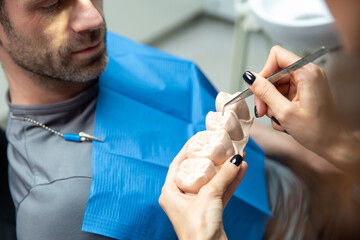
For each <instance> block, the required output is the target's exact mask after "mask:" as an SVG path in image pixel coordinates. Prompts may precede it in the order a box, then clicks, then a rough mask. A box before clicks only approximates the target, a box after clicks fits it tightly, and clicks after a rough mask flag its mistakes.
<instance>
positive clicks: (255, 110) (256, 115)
mask: <svg viewBox="0 0 360 240" xmlns="http://www.w3.org/2000/svg"><path fill="white" fill-rule="evenodd" d="M254 113H255V117H256V118H258V112H257V108H256V106H255V107H254Z"/></svg>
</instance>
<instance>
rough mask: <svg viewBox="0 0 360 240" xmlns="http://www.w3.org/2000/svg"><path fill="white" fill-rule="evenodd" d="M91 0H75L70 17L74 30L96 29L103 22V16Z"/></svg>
mask: <svg viewBox="0 0 360 240" xmlns="http://www.w3.org/2000/svg"><path fill="white" fill-rule="evenodd" d="M100 11H102V9H97V8H96V7H95V6H94V4H93V3H92V2H91V0H76V4H75V6H74V9H73V12H72V17H71V28H72V29H73V30H74V31H75V32H83V31H91V30H96V29H98V28H100V27H102V25H103V24H104V18H103V16H102V13H101V12H100Z"/></svg>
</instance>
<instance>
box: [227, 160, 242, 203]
mask: <svg viewBox="0 0 360 240" xmlns="http://www.w3.org/2000/svg"><path fill="white" fill-rule="evenodd" d="M247 168H248V165H247V163H246V162H245V161H243V162H242V163H241V165H240V171H239V172H238V174H237V176H236V177H235V179H234V181H233V182H232V183H230V184H229V186H228V187H227V189H226V191H225V193H224V196H223V203H224V207H225V206H226V205H227V204H228V202H229V201H230V198H231V197H232V196H233V195H234V192H235V190H236V189H237V187H238V186H239V184H240V183H241V181H242V180H243V178H244V176H245V173H246V170H247Z"/></svg>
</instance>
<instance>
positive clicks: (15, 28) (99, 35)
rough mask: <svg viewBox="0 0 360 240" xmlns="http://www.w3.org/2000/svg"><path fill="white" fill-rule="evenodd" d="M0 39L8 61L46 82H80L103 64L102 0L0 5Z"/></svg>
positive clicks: (25, 0)
mask: <svg viewBox="0 0 360 240" xmlns="http://www.w3.org/2000/svg"><path fill="white" fill-rule="evenodd" d="M4 1H5V6H4V14H3V15H4V16H5V17H3V19H2V24H1V25H2V31H0V39H1V42H2V45H3V46H2V47H3V48H4V49H5V51H6V52H7V54H9V56H10V57H11V59H12V60H13V61H14V62H15V63H16V64H17V65H19V66H20V67H22V68H23V69H25V70H27V71H29V72H32V73H35V74H37V75H40V76H42V77H46V78H54V79H58V80H64V81H73V82H84V81H88V80H92V79H94V78H96V77H98V76H99V75H100V74H101V73H102V72H103V71H104V69H105V67H106V64H107V54H106V43H105V35H106V25H105V21H104V18H103V6H102V4H103V2H102V0H91V1H90V0H4Z"/></svg>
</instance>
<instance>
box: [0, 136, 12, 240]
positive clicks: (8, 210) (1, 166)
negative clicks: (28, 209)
mask: <svg viewBox="0 0 360 240" xmlns="http://www.w3.org/2000/svg"><path fill="white" fill-rule="evenodd" d="M6 148H7V140H6V137H5V132H4V131H3V130H2V129H0V239H1V240H15V239H16V227H15V207H14V204H13V201H12V198H11V195H10V190H9V181H8V160H7V155H6Z"/></svg>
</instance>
